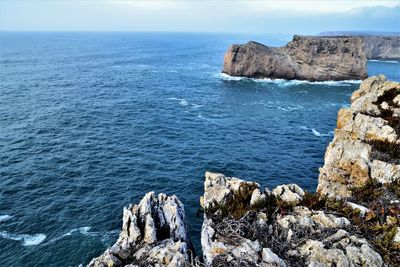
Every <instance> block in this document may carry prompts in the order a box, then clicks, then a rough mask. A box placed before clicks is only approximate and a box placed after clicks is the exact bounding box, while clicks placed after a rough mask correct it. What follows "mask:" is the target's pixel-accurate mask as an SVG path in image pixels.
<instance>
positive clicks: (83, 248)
mask: <svg viewBox="0 0 400 267" xmlns="http://www.w3.org/2000/svg"><path fill="white" fill-rule="evenodd" d="M290 39H291V36H288V35H273V36H271V35H228V34H190V33H179V34H178V33H5V32H3V33H1V34H0V54H1V57H0V75H1V78H0V248H1V249H0V266H78V265H79V264H85V263H87V262H88V261H89V260H90V259H91V258H92V257H95V256H98V255H99V254H100V253H101V252H102V251H104V250H105V249H106V248H107V246H109V245H111V244H112V243H113V242H114V241H115V240H116V238H117V236H118V232H119V229H120V226H121V218H122V207H123V206H124V205H128V204H129V203H135V202H137V201H138V200H140V199H141V197H142V196H143V195H144V194H145V193H146V192H147V191H156V192H164V193H168V194H176V195H177V196H179V198H180V199H181V200H182V201H183V203H184V204H185V208H186V212H187V217H188V220H189V224H190V229H191V235H192V238H193V242H194V243H195V245H196V247H199V237H200V227H201V222H202V218H196V211H197V209H198V207H199V204H198V203H199V197H200V196H201V195H202V193H203V176H204V172H205V171H206V170H211V171H218V172H223V173H225V174H227V175H234V176H237V177H242V178H245V179H249V180H254V181H257V182H259V183H260V184H261V185H263V186H268V187H273V186H276V185H278V184H282V183H288V182H293V183H298V184H299V185H301V186H303V187H305V188H306V189H308V190H314V189H315V187H316V184H317V177H318V168H319V167H321V166H322V164H323V155H324V152H325V149H326V146H327V144H328V143H329V142H330V140H331V139H332V137H333V130H334V128H335V124H336V115H337V111H338V110H339V108H341V107H345V106H348V105H349V97H350V95H351V93H352V92H353V91H354V90H355V89H356V88H357V87H358V84H359V82H357V81H349V82H328V83H308V82H300V81H283V80H277V81H270V80H260V81H256V80H252V79H243V78H233V77H229V76H226V75H221V74H220V70H221V67H222V61H223V54H224V52H225V50H226V49H227V47H228V46H229V45H230V44H231V43H244V42H247V41H248V40H257V41H259V42H262V43H266V44H269V45H283V44H285V43H286V42H287V41H288V40H290ZM368 68H369V74H370V75H374V74H378V73H383V74H385V75H386V76H387V77H388V78H390V79H393V80H397V81H399V80H400V64H399V63H397V62H386V63H385V62H379V61H377V62H374V61H371V62H369V63H368Z"/></svg>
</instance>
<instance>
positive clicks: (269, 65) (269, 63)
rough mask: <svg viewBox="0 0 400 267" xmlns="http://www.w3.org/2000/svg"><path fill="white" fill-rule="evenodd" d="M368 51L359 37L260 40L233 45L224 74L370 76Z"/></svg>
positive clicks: (306, 77) (314, 77) (314, 78)
mask: <svg viewBox="0 0 400 267" xmlns="http://www.w3.org/2000/svg"><path fill="white" fill-rule="evenodd" d="M366 62H367V58H366V54H365V51H364V45H363V41H362V39H361V38H358V37H309V36H298V35H295V36H294V37H293V40H292V41H291V42H289V43H288V44H287V45H286V46H284V47H268V46H265V45H262V44H259V43H256V42H248V43H247V44H244V45H232V46H231V47H230V48H229V49H228V51H227V52H226V53H225V57H224V68H223V71H222V72H223V73H226V74H229V75H232V76H245V77H252V78H274V79H276V78H278V79H298V80H311V81H323V80H349V79H364V78H366V77H367V68H366Z"/></svg>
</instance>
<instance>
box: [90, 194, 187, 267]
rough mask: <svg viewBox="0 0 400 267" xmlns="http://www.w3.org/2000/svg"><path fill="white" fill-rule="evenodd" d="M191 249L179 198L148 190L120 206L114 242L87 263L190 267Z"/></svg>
mask: <svg viewBox="0 0 400 267" xmlns="http://www.w3.org/2000/svg"><path fill="white" fill-rule="evenodd" d="M192 251H193V248H192V244H191V241H190V238H189V234H188V229H187V227H186V221H185V210H184V207H183V204H182V203H181V201H180V200H179V199H178V198H177V197H176V196H166V195H165V194H159V195H158V196H157V195H155V194H154V192H150V193H147V194H146V195H145V196H144V198H143V199H142V200H141V201H140V203H139V204H138V205H134V206H132V205H131V206H129V207H128V208H124V212H123V221H122V231H121V233H120V235H119V238H118V240H117V242H116V243H115V244H114V245H113V246H112V247H111V248H109V249H107V250H106V251H105V252H104V253H103V254H102V255H101V256H99V257H98V258H95V259H93V260H92V261H91V262H90V263H89V265H88V266H92V267H100V266H101V267H103V266H108V267H112V266H116V267H117V266H118V267H119V266H168V267H177V266H191V264H190V262H192V261H193V256H194V255H193V253H192Z"/></svg>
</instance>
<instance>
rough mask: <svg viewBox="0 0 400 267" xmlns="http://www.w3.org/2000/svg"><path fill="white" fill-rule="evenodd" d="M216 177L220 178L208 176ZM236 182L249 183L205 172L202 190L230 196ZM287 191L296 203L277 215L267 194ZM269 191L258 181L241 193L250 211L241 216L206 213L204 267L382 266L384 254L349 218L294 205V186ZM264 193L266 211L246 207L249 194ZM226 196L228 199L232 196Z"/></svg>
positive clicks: (297, 191) (278, 195) (297, 198)
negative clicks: (352, 231) (353, 227)
mask: <svg viewBox="0 0 400 267" xmlns="http://www.w3.org/2000/svg"><path fill="white" fill-rule="evenodd" d="M215 177H218V181H223V183H222V182H220V183H211V182H210V181H207V180H209V179H210V178H215ZM211 180H212V181H215V179H211ZM237 181H241V183H247V184H248V183H249V182H246V181H244V180H240V179H238V178H230V177H226V176H223V175H222V174H212V173H207V174H206V182H205V185H207V186H205V192H204V195H206V194H207V193H210V192H213V193H216V190H217V188H219V189H220V190H222V191H223V192H224V193H223V194H224V195H231V194H233V193H234V191H235V189H234V188H233V187H230V186H228V185H229V184H231V182H233V183H235V184H236V183H237ZM221 184H224V185H225V186H221ZM227 188H230V190H231V192H227V191H226V189H227ZM236 188H238V187H236ZM285 191H286V192H290V193H289V195H290V197H288V202H286V201H285V202H286V203H288V204H289V203H290V204H291V205H294V207H293V209H292V211H290V212H285V213H284V214H281V213H279V212H276V211H277V210H279V208H278V207H275V206H268V205H277V204H276V203H277V202H274V201H272V200H271V199H270V198H271V197H272V198H276V199H278V198H279V199H281V200H282V198H281V197H282V196H284V195H285V194H284V192H285ZM272 192H273V193H272V195H269V194H268V193H263V192H261V190H260V189H259V187H258V186H257V187H256V188H254V189H253V191H252V192H249V195H248V198H246V197H243V201H248V202H249V203H241V205H242V206H247V207H249V211H248V213H247V214H246V215H244V216H243V217H242V218H240V219H234V218H232V217H230V216H229V215H228V216H227V217H224V216H223V215H221V214H220V213H219V212H218V211H214V210H213V212H214V213H207V212H206V213H205V215H204V216H205V217H204V222H203V227H202V235H201V241H202V248H203V256H204V263H205V265H206V266H292V265H295V266H304V265H308V266H384V264H383V259H382V257H381V256H380V255H379V253H377V252H376V251H375V250H374V249H373V248H372V247H371V246H370V245H369V243H368V242H367V241H366V240H365V239H363V238H361V237H359V236H357V235H356V234H350V233H349V232H348V231H347V230H348V229H351V223H350V221H349V220H348V219H346V218H344V217H340V216H337V215H335V214H333V213H330V212H327V211H322V210H311V209H309V208H307V207H305V206H301V205H298V204H299V203H301V201H302V196H304V191H303V190H302V189H301V188H300V187H298V186H297V185H294V184H290V185H281V186H278V187H277V188H275V189H274V190H272ZM262 194H265V195H266V196H269V198H267V197H266V199H265V201H266V202H265V205H267V206H266V207H265V208H266V210H265V211H266V212H267V211H268V210H269V212H270V213H269V214H266V213H264V212H262V211H254V210H251V208H250V207H251V205H250V201H251V199H252V198H253V196H260V195H262ZM217 195H218V193H217ZM293 195H294V196H293ZM225 201H227V202H225V204H228V203H229V201H231V200H230V199H228V198H227V199H225ZM268 201H270V202H268ZM274 203H275V204H274ZM238 205H239V204H238ZM274 210H275V212H274ZM271 212H272V213H271Z"/></svg>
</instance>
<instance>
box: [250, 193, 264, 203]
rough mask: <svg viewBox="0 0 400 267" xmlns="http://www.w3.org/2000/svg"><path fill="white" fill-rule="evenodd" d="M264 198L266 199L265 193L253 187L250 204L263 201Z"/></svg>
mask: <svg viewBox="0 0 400 267" xmlns="http://www.w3.org/2000/svg"><path fill="white" fill-rule="evenodd" d="M265 199H266V196H265V194H263V193H261V191H260V189H255V190H254V191H253V193H252V194H251V199H250V205H251V206H254V205H255V204H257V203H259V202H260V201H265Z"/></svg>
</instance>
